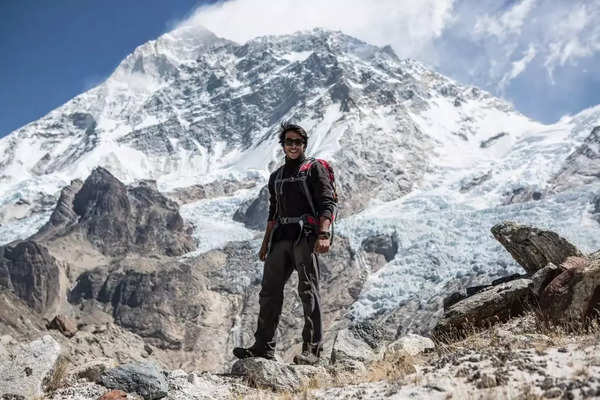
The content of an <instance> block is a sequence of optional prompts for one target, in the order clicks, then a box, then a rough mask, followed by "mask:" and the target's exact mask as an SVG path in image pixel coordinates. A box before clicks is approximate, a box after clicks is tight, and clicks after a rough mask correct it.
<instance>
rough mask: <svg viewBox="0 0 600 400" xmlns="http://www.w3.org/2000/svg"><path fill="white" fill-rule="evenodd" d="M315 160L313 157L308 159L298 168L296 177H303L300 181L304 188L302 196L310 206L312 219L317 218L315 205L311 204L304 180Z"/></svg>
mask: <svg viewBox="0 0 600 400" xmlns="http://www.w3.org/2000/svg"><path fill="white" fill-rule="evenodd" d="M314 162H315V159H314V158H313V157H309V158H307V159H306V160H304V162H303V163H302V165H301V166H300V168H299V169H298V175H304V179H302V186H303V187H304V195H305V196H306V200H307V201H308V205H309V206H310V210H311V212H312V215H313V216H314V217H316V216H317V209H316V208H315V204H314V202H313V199H312V196H311V194H310V190H309V189H308V184H307V183H306V178H307V176H308V174H310V168H311V167H312V165H313V163H314Z"/></svg>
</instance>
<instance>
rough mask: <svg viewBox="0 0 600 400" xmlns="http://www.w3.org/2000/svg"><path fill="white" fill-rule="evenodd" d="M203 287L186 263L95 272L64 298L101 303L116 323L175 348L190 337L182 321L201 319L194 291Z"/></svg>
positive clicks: (191, 344) (149, 340) (83, 276)
mask: <svg viewBox="0 0 600 400" xmlns="http://www.w3.org/2000/svg"><path fill="white" fill-rule="evenodd" d="M203 288H206V283H205V282H203V281H202V279H201V278H199V277H197V276H195V275H194V274H193V273H192V267H190V266H189V265H185V264H181V265H176V266H173V267H170V268H169V267H167V268H166V269H164V270H160V271H156V272H150V273H143V272H136V271H133V270H128V271H126V272H118V271H115V272H112V273H109V274H106V273H104V272H103V271H102V270H95V271H89V272H86V273H84V274H82V275H81V276H80V277H79V279H78V280H77V283H76V285H75V287H74V288H73V290H72V291H71V294H70V296H69V300H70V301H71V302H73V303H76V304H77V303H80V302H82V301H83V300H86V299H93V300H97V301H99V302H101V303H105V304H107V305H109V306H111V308H112V314H113V317H114V319H115V322H116V323H118V324H119V325H121V326H123V327H124V328H126V329H128V330H130V331H132V332H135V333H137V334H138V335H140V336H142V337H144V338H146V340H147V341H148V342H149V343H151V344H153V345H155V346H157V347H161V348H167V349H172V350H180V349H182V348H183V347H184V344H185V338H186V337H188V338H189V336H188V335H187V334H186V329H185V324H186V322H187V323H193V321H197V320H199V319H201V317H202V311H203V308H204V306H205V304H202V302H201V301H200V300H199V299H198V297H197V295H198V292H199V291H201V290H202V289H203ZM204 290H205V289H204ZM190 346H193V343H190ZM188 350H189V349H188Z"/></svg>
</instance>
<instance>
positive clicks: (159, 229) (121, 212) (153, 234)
mask: <svg viewBox="0 0 600 400" xmlns="http://www.w3.org/2000/svg"><path fill="white" fill-rule="evenodd" d="M178 210H179V209H178V206H177V204H176V203H175V202H173V201H171V200H169V199H167V198H166V197H165V196H163V195H162V194H161V193H160V192H158V190H157V189H156V187H155V185H154V184H153V183H152V182H148V181H143V182H140V183H139V184H138V185H137V186H133V187H127V186H125V185H124V184H123V183H121V182H120V181H119V180H118V179H117V178H115V177H114V176H112V175H111V174H110V172H108V171H107V170H105V169H103V168H100V167H98V168H96V169H95V170H94V171H93V172H92V173H91V175H90V176H89V177H88V178H87V179H86V180H85V182H84V184H83V186H82V187H81V190H79V192H77V194H76V195H75V197H74V199H73V211H74V212H75V213H76V214H77V215H78V216H79V220H78V224H77V228H78V229H80V230H81V231H83V232H84V234H85V236H86V238H87V239H88V240H89V241H90V242H91V243H92V244H94V245H95V246H96V247H97V248H98V249H99V250H100V251H101V252H102V253H104V254H106V255H121V254H125V253H127V252H130V251H133V252H142V253H158V254H165V255H169V256H176V255H181V254H183V253H186V252H188V251H190V250H193V249H194V248H195V245H194V242H193V239H192V237H191V236H190V234H189V232H188V230H187V227H186V226H185V224H184V222H183V218H181V215H180V214H179V211H178Z"/></svg>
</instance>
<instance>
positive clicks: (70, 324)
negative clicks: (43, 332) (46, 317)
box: [46, 314, 77, 338]
mask: <svg viewBox="0 0 600 400" xmlns="http://www.w3.org/2000/svg"><path fill="white" fill-rule="evenodd" d="M46 329H56V330H57V331H59V332H60V333H62V334H63V335H64V336H65V337H68V338H70V337H73V336H75V334H76V333H77V324H76V323H75V322H74V321H73V320H72V319H71V318H69V317H67V316H66V315H62V314H59V315H57V316H56V317H54V319H52V321H50V322H49V323H48V324H47V325H46Z"/></svg>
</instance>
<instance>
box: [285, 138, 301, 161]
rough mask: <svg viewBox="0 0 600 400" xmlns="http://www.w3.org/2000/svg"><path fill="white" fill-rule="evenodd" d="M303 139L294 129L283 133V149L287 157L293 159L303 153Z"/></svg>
mask: <svg viewBox="0 0 600 400" xmlns="http://www.w3.org/2000/svg"><path fill="white" fill-rule="evenodd" d="M303 140H304V139H302V136H300V135H299V134H297V133H296V132H294V131H288V132H286V133H285V141H284V143H283V151H284V152H285V155H286V156H287V158H290V159H292V160H295V159H297V158H300V157H302V156H303V155H304V149H305V145H304V141H303Z"/></svg>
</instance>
